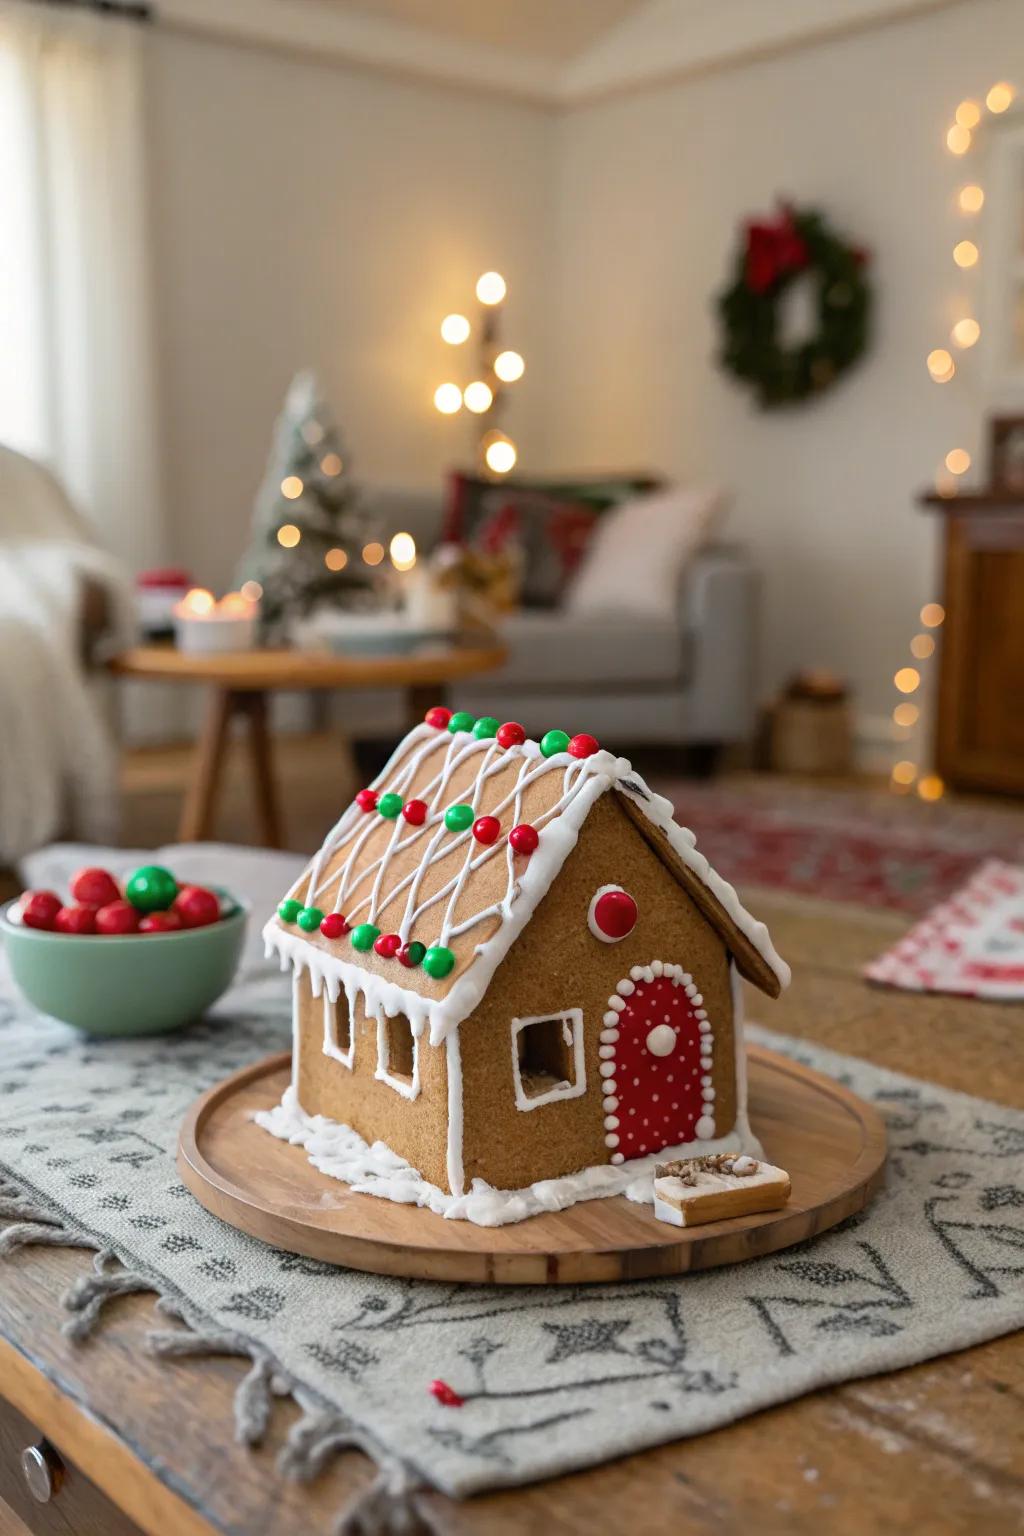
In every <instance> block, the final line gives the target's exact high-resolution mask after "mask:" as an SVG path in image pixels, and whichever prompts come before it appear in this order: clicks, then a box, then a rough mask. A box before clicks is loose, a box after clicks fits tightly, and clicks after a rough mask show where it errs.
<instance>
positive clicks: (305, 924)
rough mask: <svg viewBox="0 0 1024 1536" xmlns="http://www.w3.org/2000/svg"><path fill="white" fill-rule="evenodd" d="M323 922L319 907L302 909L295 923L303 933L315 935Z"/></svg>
mask: <svg viewBox="0 0 1024 1536" xmlns="http://www.w3.org/2000/svg"><path fill="white" fill-rule="evenodd" d="M323 920H324V915H323V913H322V912H321V910H320V908H319V907H303V909H302V911H301V912H300V913H299V915H298V917H297V918H296V919H295V921H296V922H297V923H298V925H299V927H300V928H301V929H302V931H303V932H304V933H315V932H316V930H317V929H318V928H319V927H320V924H321V923H322V922H323Z"/></svg>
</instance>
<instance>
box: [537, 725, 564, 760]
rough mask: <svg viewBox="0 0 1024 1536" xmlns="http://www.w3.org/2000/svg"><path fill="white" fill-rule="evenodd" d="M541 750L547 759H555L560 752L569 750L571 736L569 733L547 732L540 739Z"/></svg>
mask: <svg viewBox="0 0 1024 1536" xmlns="http://www.w3.org/2000/svg"><path fill="white" fill-rule="evenodd" d="M540 750H541V752H542V753H543V754H544V756H545V757H554V756H555V755H556V753H558V752H567V751H568V750H569V735H568V732H567V731H545V732H544V735H543V736H542V737H541V739H540Z"/></svg>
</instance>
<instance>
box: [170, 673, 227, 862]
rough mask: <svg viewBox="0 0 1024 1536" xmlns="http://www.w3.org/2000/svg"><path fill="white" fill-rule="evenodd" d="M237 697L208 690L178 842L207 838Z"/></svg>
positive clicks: (222, 689)
mask: <svg viewBox="0 0 1024 1536" xmlns="http://www.w3.org/2000/svg"><path fill="white" fill-rule="evenodd" d="M236 698H237V695H235V694H232V693H231V691H230V689H227V688H218V687H211V688H210V691H209V694H208V697H207V700H206V715H205V718H204V720H203V726H202V730H201V732H200V736H199V744H198V746H197V747H196V752H195V757H194V759H193V764H192V781H191V783H190V784H189V787H188V790H187V792H186V795H185V803H184V805H183V806H182V808H181V819H180V820H179V822H178V841H179V842H181V843H196V842H201V841H202V839H203V838H205V837H209V835H210V828H211V826H212V823H213V811H214V805H215V803H216V799H217V788H218V786H219V784H220V775H221V769H222V768H223V766H224V749H225V746H226V745H227V735H228V726H229V725H230V723H231V715H232V711H233V709H234V706H235V700H236Z"/></svg>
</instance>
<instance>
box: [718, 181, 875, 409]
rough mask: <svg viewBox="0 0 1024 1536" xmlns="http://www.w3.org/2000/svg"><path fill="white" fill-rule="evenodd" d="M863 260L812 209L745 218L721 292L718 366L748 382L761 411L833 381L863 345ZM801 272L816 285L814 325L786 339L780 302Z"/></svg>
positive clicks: (866, 292) (867, 313)
mask: <svg viewBox="0 0 1024 1536" xmlns="http://www.w3.org/2000/svg"><path fill="white" fill-rule="evenodd" d="M867 263H868V253H867V251H865V250H864V249H863V247H861V246H857V245H850V244H849V243H848V242H847V241H845V240H842V239H840V238H839V236H838V235H836V234H835V232H834V231H833V230H832V229H831V228H830V227H829V224H828V222H827V220H826V219H825V217H824V215H823V214H821V213H819V212H818V211H817V210H816V209H813V208H808V209H797V208H791V207H788V206H783V207H782V208H780V210H779V213H778V215H777V216H776V218H775V219H774V220H750V221H749V222H748V224H747V225H746V229H745V231H744V238H743V241H742V243H741V245H740V247H739V249H738V251H737V254H736V260H735V269H734V274H733V280H732V282H731V284H730V285H729V287H728V288H726V289H725V290H724V291H723V292H722V293H721V294H719V297H718V311H719V314H720V316H721V320H722V326H723V329H724V336H723V341H722V349H721V354H720V361H721V363H722V365H723V367H725V368H726V369H728V371H729V372H730V373H732V374H734V375H735V376H736V377H737V378H738V379H743V380H744V381H746V382H747V383H750V384H752V385H753V386H754V389H755V391H756V393H757V398H758V401H759V402H760V404H761V405H762V406H764V407H766V408H767V407H770V406H778V405H790V404H793V403H795V402H796V401H799V400H806V399H807V397H808V396H809V395H815V394H820V393H821V391H822V390H824V389H827V388H828V387H829V385H830V384H834V383H835V381H836V380H837V379H838V378H839V376H840V374H842V373H844V372H845V370H846V369H847V368H849V367H850V366H851V365H852V364H853V363H855V362H856V361H857V359H858V358H859V357H860V355H861V353H862V352H863V351H864V349H865V347H866V346H867V342H868V334H869V324H870V317H871V288H870V285H869V284H868V281H867V277H866V273H865V269H866V266H867ZM803 277H810V278H811V279H812V280H813V282H814V295H815V305H816V315H817V330H816V331H815V333H814V334H813V335H812V336H809V337H807V338H805V339H803V340H801V341H798V342H796V343H791V344H787V342H786V340H785V339H784V338H783V337H782V335H781V334H780V333H781V324H780V319H781V315H780V301H781V299H782V297H783V295H784V294H785V293H786V291H787V289H788V288H790V287H791V286H792V285H793V284H794V283H795V282H797V281H798V279H800V278H803Z"/></svg>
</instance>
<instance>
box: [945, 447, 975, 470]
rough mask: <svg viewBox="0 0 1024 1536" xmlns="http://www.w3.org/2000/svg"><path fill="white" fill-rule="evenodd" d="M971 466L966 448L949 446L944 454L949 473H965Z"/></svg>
mask: <svg viewBox="0 0 1024 1536" xmlns="http://www.w3.org/2000/svg"><path fill="white" fill-rule="evenodd" d="M970 467H971V456H970V454H969V453H968V452H967V449H966V448H951V449H950V450H949V452H948V453H947V454H946V468H947V469H948V470H949V472H950V474H951V475H966V473H967V471H968V470H969V469H970Z"/></svg>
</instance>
